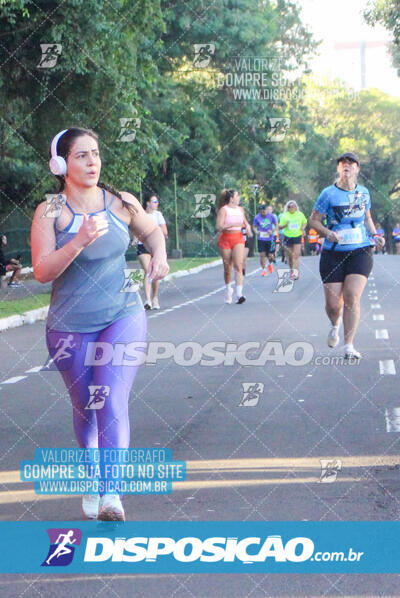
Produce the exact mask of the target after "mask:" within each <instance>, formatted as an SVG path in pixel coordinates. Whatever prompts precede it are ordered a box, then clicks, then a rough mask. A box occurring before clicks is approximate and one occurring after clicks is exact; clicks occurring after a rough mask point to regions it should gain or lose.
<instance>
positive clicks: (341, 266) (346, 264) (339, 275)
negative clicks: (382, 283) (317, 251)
mask: <svg viewBox="0 0 400 598" xmlns="http://www.w3.org/2000/svg"><path fill="white" fill-rule="evenodd" d="M372 266H373V258H372V249H371V247H361V248H360V249H353V250H352V251H322V253H321V259H320V262H319V273H320V275H321V278H322V282H343V281H344V279H345V278H346V276H347V275H348V274H362V276H366V277H367V278H368V276H369V275H370V274H371V270H372Z"/></svg>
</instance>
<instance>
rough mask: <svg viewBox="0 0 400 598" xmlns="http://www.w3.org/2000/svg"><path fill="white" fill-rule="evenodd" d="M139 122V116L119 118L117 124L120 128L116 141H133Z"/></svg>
mask: <svg viewBox="0 0 400 598" xmlns="http://www.w3.org/2000/svg"><path fill="white" fill-rule="evenodd" d="M141 122H142V121H141V119H140V118H133V117H132V118H120V119H119V124H120V126H121V130H120V132H119V136H118V138H117V141H122V142H123V143H129V142H130V141H134V140H135V139H136V132H137V130H138V129H140V125H141Z"/></svg>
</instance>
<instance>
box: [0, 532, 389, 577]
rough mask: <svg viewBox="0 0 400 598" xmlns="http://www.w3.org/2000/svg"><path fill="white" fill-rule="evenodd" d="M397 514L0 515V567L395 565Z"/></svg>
mask: <svg viewBox="0 0 400 598" xmlns="http://www.w3.org/2000/svg"><path fill="white" fill-rule="evenodd" d="M399 534H400V522H397V521H395V522H392V521H390V522H389V521H385V522H309V521H307V522H287V521H286V522H285V521H283V522H281V521H274V522H255V521H253V522H235V521H226V522H127V523H111V522H82V523H78V522H76V521H62V522H60V521H48V522H36V521H35V522H0V573H45V574H49V573H52V572H54V573H60V572H62V573H74V574H76V573H94V574H96V573H101V574H104V573H114V574H115V573H117V574H118V573H147V574H154V573H400V543H399V540H398V539H399Z"/></svg>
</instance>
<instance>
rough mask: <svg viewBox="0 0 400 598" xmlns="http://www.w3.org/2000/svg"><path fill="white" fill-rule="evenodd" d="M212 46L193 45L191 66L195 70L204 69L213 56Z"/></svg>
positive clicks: (213, 48)
mask: <svg viewBox="0 0 400 598" xmlns="http://www.w3.org/2000/svg"><path fill="white" fill-rule="evenodd" d="M214 52H215V45H214V44H194V59H193V66H194V68H195V69H204V68H206V67H207V66H208V65H209V64H210V61H211V57H212V56H213V55H214Z"/></svg>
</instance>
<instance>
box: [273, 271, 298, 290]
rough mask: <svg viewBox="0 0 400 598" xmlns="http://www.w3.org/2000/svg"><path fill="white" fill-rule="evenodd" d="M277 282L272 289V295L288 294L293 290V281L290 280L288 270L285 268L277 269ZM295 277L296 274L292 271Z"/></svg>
mask: <svg viewBox="0 0 400 598" xmlns="http://www.w3.org/2000/svg"><path fill="white" fill-rule="evenodd" d="M277 274H278V282H277V283H276V287H275V289H274V293H289V292H290V291H291V290H292V289H293V285H294V280H292V279H291V278H290V270H288V269H287V268H277ZM294 274H295V276H297V274H298V272H297V270H296V269H295V270H294Z"/></svg>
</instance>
